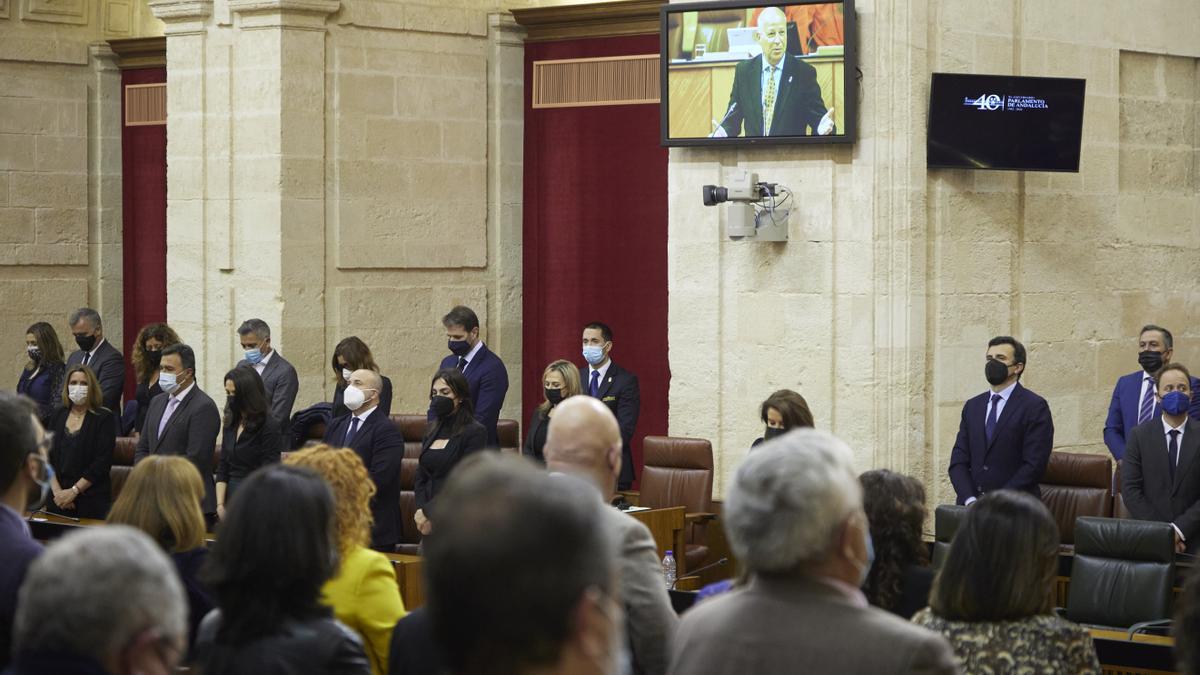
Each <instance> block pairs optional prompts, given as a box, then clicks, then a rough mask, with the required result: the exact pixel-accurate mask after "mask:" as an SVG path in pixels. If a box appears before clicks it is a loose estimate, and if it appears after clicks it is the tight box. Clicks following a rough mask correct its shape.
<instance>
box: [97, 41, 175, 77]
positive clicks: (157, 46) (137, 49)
mask: <svg viewBox="0 0 1200 675" xmlns="http://www.w3.org/2000/svg"><path fill="white" fill-rule="evenodd" d="M108 46H109V47H111V48H112V50H113V51H114V52H116V54H117V67H118V68H120V69H121V70H128V69H130V68H155V67H166V65H167V38H165V37H149V38H125V39H122V40H109V41H108Z"/></svg>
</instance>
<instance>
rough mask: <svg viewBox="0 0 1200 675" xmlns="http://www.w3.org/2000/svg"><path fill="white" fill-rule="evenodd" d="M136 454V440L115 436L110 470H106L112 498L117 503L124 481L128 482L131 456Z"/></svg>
mask: <svg viewBox="0 0 1200 675" xmlns="http://www.w3.org/2000/svg"><path fill="white" fill-rule="evenodd" d="M135 452H137V439H136V438H134V437H132V436H117V444H116V446H115V447H113V461H112V468H111V469H109V470H108V479H109V481H110V482H111V483H112V498H113V501H114V502H115V501H117V497H118V496H120V494H121V490H122V488H124V487H125V481H127V480H129V472H130V471H133V454H134V453H135Z"/></svg>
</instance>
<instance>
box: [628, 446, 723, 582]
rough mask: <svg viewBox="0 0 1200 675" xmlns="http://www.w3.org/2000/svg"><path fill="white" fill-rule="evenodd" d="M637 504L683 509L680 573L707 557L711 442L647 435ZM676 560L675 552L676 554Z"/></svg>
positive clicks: (711, 514) (710, 518)
mask: <svg viewBox="0 0 1200 675" xmlns="http://www.w3.org/2000/svg"><path fill="white" fill-rule="evenodd" d="M642 452H643V454H644V457H645V467H644V468H643V469H642V482H641V495H640V501H641V505H642V506H645V507H649V508H652V509H659V508H670V507H673V506H683V507H685V509H686V511H687V523H686V524H685V526H684V527H685V532H684V541H685V543H686V544H687V546H686V548H685V551H684V556H685V564H684V571H685V572H686V571H687V570H694V569H696V568H698V567H700V566H701V565H703V564H704V560H705V558H707V557H708V544H707V538H706V532H705V529H706V525H705V524H706V523H707V522H708V521H709V520H712V519H714V518H716V514H714V513H713V512H712V510H713V509H712V487H713V453H712V443H709V442H708V441H707V440H704V439H702V438H672V437H668V436H647V437H646V438H645V440H644V441H642ZM676 555H677V557H678V552H676Z"/></svg>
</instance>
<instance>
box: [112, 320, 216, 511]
mask: <svg viewBox="0 0 1200 675" xmlns="http://www.w3.org/2000/svg"><path fill="white" fill-rule="evenodd" d="M159 369H160V373H159V376H158V386H159V387H162V390H163V393H161V394H159V395H157V396H155V397H154V398H152V399H150V408H149V410H148V411H147V413H146V424H145V425H144V426H143V427H142V433H141V435H140V436H139V437H138V444H137V450H136V451H135V452H134V455H133V463H134V464H137V463H138V462H140V461H142V460H143V459H145V458H146V457H147V456H149V455H182V456H184V457H187V458H188V459H190V460H191V461H192V464H195V465H196V468H197V469H199V470H200V477H201V478H202V479H203V480H204V501H203V502H202V504H201V507H202V509H203V511H204V516H205V517H206V518H207V519H208V523H209V525H212V524H213V523H215V522H216V516H217V497H216V486H215V485H214V484H213V459H214V455H215V454H216V445H217V435H218V434H219V433H221V413H220V412H218V410H217V404H216V403H213V400H212V398H210V397H209V395H208V394H206V393H204V391H203V390H201V389H200V385H198V384H196V353H195V352H194V351H192V348H191V347H189V346H187V345H186V344H183V343H180V344H175V345H171V346H169V347H167V348H166V349H163V350H162V357H161V359H160V360H159Z"/></svg>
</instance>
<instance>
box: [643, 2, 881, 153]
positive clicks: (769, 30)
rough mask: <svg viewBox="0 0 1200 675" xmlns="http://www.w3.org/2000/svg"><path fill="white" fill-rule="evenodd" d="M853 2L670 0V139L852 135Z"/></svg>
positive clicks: (816, 139) (665, 72)
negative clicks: (677, 1)
mask: <svg viewBox="0 0 1200 675" xmlns="http://www.w3.org/2000/svg"><path fill="white" fill-rule="evenodd" d="M854 19H855V17H854V2H853V0H842V1H841V2H797V3H793V4H788V5H772V4H763V3H762V1H761V0H759V2H757V3H749V2H744V1H743V2H737V1H734V2H698V3H689V4H667V5H663V7H662V10H661V24H662V26H661V41H662V59H661V64H660V83H661V87H662V97H661V104H660V110H661V114H662V143H663V145H742V144H759V143H762V144H770V143H850V142H853V141H854V133H855V126H854V124H855V107H856V106H855V102H856V99H855V95H854V94H855V88H854V84H855V82H856V81H857V80H856V79H855V76H854V73H855V58H854V57H855V51H854V45H855V38H854V36H855V29H854V26H855V21H854Z"/></svg>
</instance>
